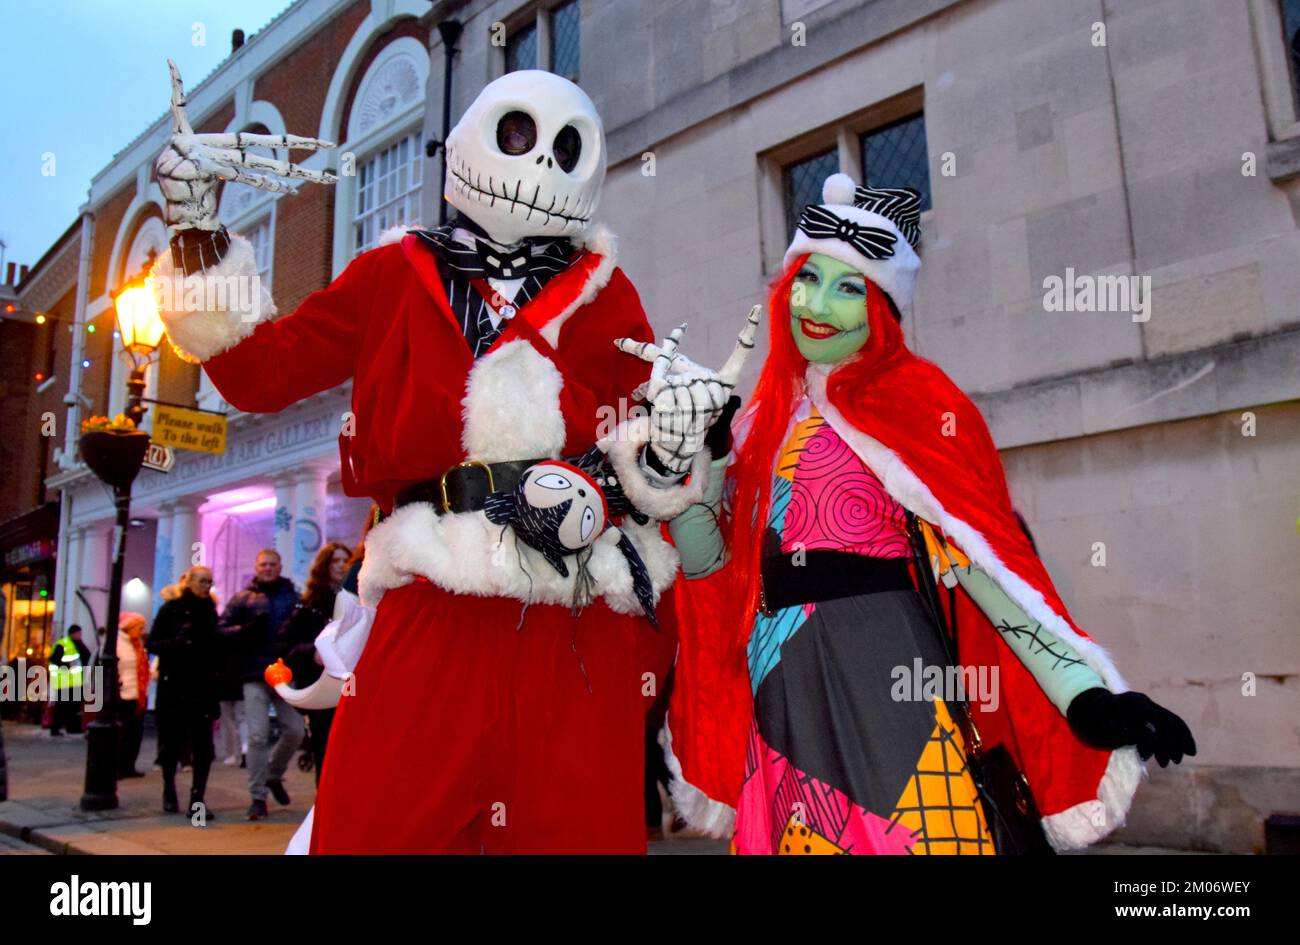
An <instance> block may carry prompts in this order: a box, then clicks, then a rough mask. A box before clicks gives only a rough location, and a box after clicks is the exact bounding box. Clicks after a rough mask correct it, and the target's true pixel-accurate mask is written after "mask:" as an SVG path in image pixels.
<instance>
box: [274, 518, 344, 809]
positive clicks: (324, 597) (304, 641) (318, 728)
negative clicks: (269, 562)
mask: <svg viewBox="0 0 1300 945" xmlns="http://www.w3.org/2000/svg"><path fill="white" fill-rule="evenodd" d="M351 557H352V552H351V551H349V550H348V548H347V546H346V545H343V544H341V543H340V542H337V541H332V542H330V543H329V544H327V545H325V547H323V548H321V550H320V551H319V552H317V554H316V559H315V560H314V561H312V563H311V571H310V573H309V574H308V575H307V589H306V590H305V591H303V594H302V599H301V600H299V601H298V604H297V606H296V607H294V609H293V613H292V614H290V615H289V619H288V620H287V621H286V622H285V624H284V627H283V628H282V629H281V630H280V652H281V655H282V656H283V658H284V662H285V664H286V665H288V667H289V668H290V669H291V670H292V671H293V685H294V688H296V689H301V688H303V687H305V686H310V685H311V684H312V683H314V682H315V681H316V680H317V679H319V678H320V674H321V661H320V655H319V654H318V653H317V652H316V637H317V635H318V634H319V633H320V632H321V630H323V629H325V625H326V624H327V623H329V622H330V620H331V619H332V618H333V616H334V598H335V597H336V596H337V595H338V592H339V588H340V587H342V586H343V579H344V578H345V577H346V576H347V572H348V561H349V559H350V558H351ZM333 720H334V710H333V709H314V710H311V711H309V712H307V744H308V746H309V747H310V748H311V756H312V761H313V762H314V763H315V769H316V783H317V784H320V775H321V770H322V769H323V767H324V765H325V745H326V744H327V743H328V741H329V734H330V723H331V722H333Z"/></svg>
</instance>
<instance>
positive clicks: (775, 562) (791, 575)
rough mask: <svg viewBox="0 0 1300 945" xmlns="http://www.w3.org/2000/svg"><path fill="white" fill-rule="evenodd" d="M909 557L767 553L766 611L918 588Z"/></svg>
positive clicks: (764, 572) (822, 551)
mask: <svg viewBox="0 0 1300 945" xmlns="http://www.w3.org/2000/svg"><path fill="white" fill-rule="evenodd" d="M796 559H797V560H798V563H796ZM907 560H908V559H907V558H869V557H867V556H866V555H857V554H851V553H849V552H846V551H831V550H829V549H815V550H813V551H800V552H788V553H782V554H776V555H767V556H765V557H764V558H763V563H762V575H763V576H762V581H763V585H762V597H761V598H760V600H761V606H762V608H763V612H764V613H766V614H772V613H775V612H776V611H778V610H780V609H781V608H782V607H793V606H795V605H796V604H815V603H818V602H820V601H827V600H836V599H838V598H841V597H856V596H857V595H859V594H879V593H881V592H882V591H911V590H915V589H916V585H915V584H914V583H913V582H912V574H911V572H910V571H909V570H908V567H907Z"/></svg>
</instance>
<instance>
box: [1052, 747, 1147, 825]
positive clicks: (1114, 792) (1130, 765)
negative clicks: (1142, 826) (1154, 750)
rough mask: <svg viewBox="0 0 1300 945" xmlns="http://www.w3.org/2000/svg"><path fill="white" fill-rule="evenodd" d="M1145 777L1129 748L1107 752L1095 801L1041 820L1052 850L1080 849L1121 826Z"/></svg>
mask: <svg viewBox="0 0 1300 945" xmlns="http://www.w3.org/2000/svg"><path fill="white" fill-rule="evenodd" d="M1145 776H1146V766H1145V765H1144V764H1142V761H1141V760H1140V759H1139V758H1138V753H1137V749H1136V748H1133V747H1131V746H1130V747H1128V748H1117V749H1115V750H1114V751H1112V752H1111V753H1110V760H1109V761H1108V762H1107V763H1106V773H1105V774H1104V775H1102V778H1101V783H1100V784H1099V785H1098V786H1097V798H1096V799H1095V800H1091V801H1084V802H1083V803H1082V804H1076V805H1074V806H1073V807H1070V808H1067V809H1066V810H1063V811H1061V812H1060V813H1059V814H1048V815H1047V816H1046V817H1044V818H1043V821H1042V822H1043V832H1044V833H1046V834H1047V842H1048V843H1050V844H1051V845H1052V848H1053V849H1055V850H1062V851H1064V850H1081V849H1083V848H1084V847H1086V846H1088V845H1090V844H1093V843H1096V842H1097V841H1099V840H1102V839H1104V838H1105V837H1106V836H1107V835H1108V834H1109V833H1110V832H1111V831H1112V830H1118V829H1119V828H1120V827H1122V826H1124V820H1125V818H1126V817H1127V816H1128V811H1129V807H1130V805H1131V804H1132V803H1133V794H1134V793H1135V792H1136V791H1137V786H1138V784H1139V783H1140V782H1141V781H1142V779H1143V778H1144V777H1145Z"/></svg>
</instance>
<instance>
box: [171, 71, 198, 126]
mask: <svg viewBox="0 0 1300 945" xmlns="http://www.w3.org/2000/svg"><path fill="white" fill-rule="evenodd" d="M167 71H168V72H169V73H171V80H172V102H171V110H172V130H173V131H175V132H177V133H179V134H191V133H192V132H193V131H194V129H193V128H191V127H190V120H189V118H188V117H186V115H185V83H183V82H182V81H181V70H180V69H178V68H177V66H176V62H175V60H172V59H168V60H167Z"/></svg>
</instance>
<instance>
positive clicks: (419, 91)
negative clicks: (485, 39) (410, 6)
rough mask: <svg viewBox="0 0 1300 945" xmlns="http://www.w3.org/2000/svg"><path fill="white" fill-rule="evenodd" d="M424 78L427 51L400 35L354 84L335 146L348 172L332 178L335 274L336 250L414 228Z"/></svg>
mask: <svg viewBox="0 0 1300 945" xmlns="http://www.w3.org/2000/svg"><path fill="white" fill-rule="evenodd" d="M428 75H429V54H428V50H427V49H425V48H424V46H423V45H422V44H421V43H420V42H419V41H418V40H415V39H412V38H411V37H400V38H398V39H395V40H393V41H392V42H391V43H389V44H388V45H387V46H385V47H384V48H383V49H382V50H381V51H380V53H379V54H378V55H377V56H376V57H375V58H374V60H373V61H372V62H371V63H370V65H369V67H368V68H367V69H366V72H365V75H363V76H362V77H361V80H360V82H359V83H358V84H357V92H356V96H355V98H354V99H353V102H352V107H351V109H350V110H349V112H348V115H347V121H346V125H345V129H344V136H343V137H344V141H343V143H342V144H341V145H340V147H339V150H340V153H342V154H343V155H344V160H345V161H350V162H351V163H352V165H353V166H354V167H355V172H354V173H351V174H349V173H348V172H347V169H346V165H344V166H342V173H341V174H340V177H339V190H338V195H337V198H336V199H337V200H338V201H339V208H340V210H341V211H343V213H344V214H345V215H343V216H341V217H336V221H337V225H338V226H341V227H342V230H341V231H340V232H341V233H342V234H345V240H344V243H343V245H342V246H340V244H339V241H338V235H337V234H336V237H335V240H336V242H335V250H336V256H335V265H336V269H341V268H342V267H341V266H340V265H339V262H340V260H339V257H338V250H339V249H343V250H344V251H345V253H346V259H350V258H352V257H353V256H355V255H356V254H358V253H362V252H365V251H366V250H367V249H371V248H373V247H374V246H375V245H376V244H377V243H378V241H379V237H380V236H381V235H382V234H383V232H384V231H385V230H387V229H389V228H391V227H394V226H401V225H412V224H417V223H419V222H420V189H421V186H422V185H423V174H424V164H425V162H426V160H427V158H426V157H425V154H424V140H423V133H422V125H423V122H424V90H425V85H426V83H427V81H428ZM349 156H350V157H349ZM344 261H345V260H344Z"/></svg>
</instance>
